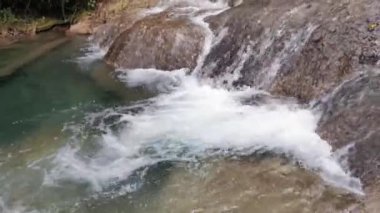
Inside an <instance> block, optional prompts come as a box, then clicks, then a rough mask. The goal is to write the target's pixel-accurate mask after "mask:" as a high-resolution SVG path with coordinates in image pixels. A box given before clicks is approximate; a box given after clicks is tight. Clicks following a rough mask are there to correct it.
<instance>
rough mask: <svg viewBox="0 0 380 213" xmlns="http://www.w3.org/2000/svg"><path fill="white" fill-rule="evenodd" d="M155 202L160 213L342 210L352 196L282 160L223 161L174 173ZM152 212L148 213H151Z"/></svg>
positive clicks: (324, 212) (347, 207) (174, 171)
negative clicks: (326, 184) (328, 185)
mask: <svg viewBox="0 0 380 213" xmlns="http://www.w3.org/2000/svg"><path fill="white" fill-rule="evenodd" d="M157 199H158V200H157V201H156V202H152V203H154V204H156V205H153V206H152V207H153V208H152V209H154V210H156V211H157V210H158V212H278V211H280V212H289V213H293V212H305V213H306V212H321V213H322V212H323V213H326V212H343V211H344V210H346V209H349V208H350V207H351V205H353V204H355V203H358V200H356V198H355V197H354V196H351V195H349V194H345V193H342V192H341V191H339V190H334V189H332V188H330V187H327V186H325V185H324V184H323V183H322V182H321V180H320V179H319V178H318V177H316V176H315V175H313V174H312V173H310V172H307V171H305V170H303V169H300V168H298V167H297V166H294V165H289V164H287V163H286V162H283V161H282V160H279V159H264V160H255V161H252V160H247V161H245V160H243V161H241V160H223V161H219V162H213V163H210V164H206V165H203V166H202V167H201V168H194V169H192V170H190V171H189V170H188V169H181V168H179V169H175V170H173V171H172V173H171V175H170V176H169V177H168V179H167V180H166V181H165V182H164V184H163V186H162V188H161V189H160V191H159V194H158V196H157ZM148 212H149V211H148Z"/></svg>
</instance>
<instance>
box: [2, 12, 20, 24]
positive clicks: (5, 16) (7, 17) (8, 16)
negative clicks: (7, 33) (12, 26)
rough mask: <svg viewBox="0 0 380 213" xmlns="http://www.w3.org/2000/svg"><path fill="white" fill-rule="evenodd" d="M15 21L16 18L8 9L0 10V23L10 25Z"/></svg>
mask: <svg viewBox="0 0 380 213" xmlns="http://www.w3.org/2000/svg"><path fill="white" fill-rule="evenodd" d="M15 20H16V16H15V15H14V14H13V13H12V10H11V9H10V8H5V9H1V10H0V23H12V22H14V21H15Z"/></svg>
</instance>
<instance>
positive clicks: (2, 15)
mask: <svg viewBox="0 0 380 213" xmlns="http://www.w3.org/2000/svg"><path fill="white" fill-rule="evenodd" d="M98 1H100V0H0V21H9V20H10V19H12V18H14V17H15V15H17V16H18V17H24V18H25V17H28V18H30V17H34V18H35V17H42V16H45V17H52V18H59V19H67V18H69V17H70V16H72V15H74V14H77V13H79V12H81V11H85V10H93V9H95V8H96V4H97V2H98ZM13 14H15V15H13Z"/></svg>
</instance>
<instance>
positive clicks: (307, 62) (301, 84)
mask: <svg viewBox="0 0 380 213" xmlns="http://www.w3.org/2000/svg"><path fill="white" fill-rule="evenodd" d="M330 10H331V11H328V13H327V14H325V15H324V16H323V17H324V19H323V20H322V21H321V22H319V23H318V27H317V28H316V30H315V31H314V32H313V34H312V35H311V37H310V39H309V40H308V42H307V43H306V44H305V45H304V47H303V48H302V50H301V51H300V53H299V54H298V55H297V56H296V57H294V60H292V61H291V63H289V66H288V69H286V70H283V72H280V74H279V75H278V76H277V78H276V81H275V83H274V85H273V87H272V91H273V92H274V93H278V94H281V95H286V96H293V97H297V98H299V99H300V100H301V101H303V102H308V101H310V100H313V99H317V98H320V97H321V96H322V95H324V94H326V93H328V92H330V91H331V90H332V89H333V88H335V87H336V86H338V85H339V84H340V83H341V82H342V81H344V80H346V79H347V78H348V77H350V76H351V75H352V74H354V73H355V72H356V71H358V70H359V71H360V70H363V69H365V67H366V66H376V65H378V61H379V59H380V43H379V38H380V33H379V32H376V31H371V30H369V29H368V26H369V24H370V21H369V20H370V19H373V18H374V17H376V15H378V11H379V10H380V2H379V1H376V0H363V1H348V2H346V3H340V4H331V8H330ZM354 75H355V74H354Z"/></svg>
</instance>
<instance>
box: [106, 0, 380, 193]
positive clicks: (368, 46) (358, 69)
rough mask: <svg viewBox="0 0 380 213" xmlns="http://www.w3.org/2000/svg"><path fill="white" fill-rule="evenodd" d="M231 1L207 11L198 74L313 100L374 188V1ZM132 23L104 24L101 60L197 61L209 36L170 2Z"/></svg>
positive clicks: (322, 130)
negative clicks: (172, 10) (175, 11)
mask: <svg viewBox="0 0 380 213" xmlns="http://www.w3.org/2000/svg"><path fill="white" fill-rule="evenodd" d="M232 2H233V3H230V6H234V7H232V8H230V9H228V10H225V11H223V12H221V13H219V14H217V15H214V16H209V17H207V18H206V22H207V23H208V24H209V25H210V29H211V30H212V32H213V33H214V36H215V37H214V39H213V42H212V47H211V49H210V51H209V52H207V53H208V54H207V55H205V58H204V61H202V63H201V64H200V65H201V68H200V69H199V70H198V69H196V71H197V74H199V76H200V77H203V78H208V79H209V80H211V81H212V82H214V83H215V84H216V85H218V86H219V85H223V86H225V87H227V88H231V87H239V86H251V87H256V88H259V89H263V90H266V91H268V92H270V93H271V94H272V95H278V96H286V97H294V98H296V99H297V100H298V101H299V102H301V103H305V104H309V105H311V103H314V101H316V102H317V103H318V106H319V107H320V109H322V116H321V120H320V122H319V124H318V130H317V132H318V133H319V135H320V136H321V137H322V138H323V139H325V140H326V141H328V142H329V143H330V144H331V145H332V146H333V148H334V149H336V150H338V149H345V148H347V149H348V151H349V152H348V153H349V155H348V160H347V163H348V167H349V169H350V170H351V171H352V173H353V175H354V176H356V177H359V178H360V179H361V180H362V182H363V184H364V189H365V191H366V192H369V193H370V196H371V198H372V197H373V196H379V195H378V193H372V192H373V191H375V192H376V190H373V188H376V189H379V182H380V169H379V168H380V167H379V165H380V155H379V154H378V153H379V151H378V150H380V143H379V138H380V134H379V132H380V129H379V127H380V119H379V118H380V87H379V85H380V75H379V71H378V70H379V69H380V40H379V39H380V30H379V29H378V28H375V29H374V27H373V25H371V23H373V22H379V23H380V16H379V11H380V2H379V1H378V0H348V1H329V0H321V1H310V0H295V1H292V0H277V1H275V0H273V1H271V0H245V1H243V2H242V3H241V4H237V3H236V4H235V3H234V1H232ZM236 2H237V1H236ZM239 3H240V2H239ZM129 23H130V25H128V27H125V28H124V27H123V28H120V27H116V25H113V26H112V27H109V28H108V29H107V30H105V31H104V32H106V33H105V34H107V31H108V32H112V33H111V34H112V35H113V37H108V38H107V39H106V40H104V42H103V46H109V45H111V44H112V45H111V47H110V49H109V51H108V53H107V55H106V61H107V62H108V63H110V64H112V65H114V66H116V67H121V68H127V69H133V68H157V69H161V70H174V69H179V68H189V69H194V68H195V67H196V65H197V62H199V61H197V60H198V58H199V56H200V54H201V52H202V48H203V44H204V41H205V39H207V38H206V35H205V34H204V29H202V27H201V26H199V25H197V24H196V23H195V22H194V21H193V20H190V19H189V18H188V17H186V16H174V15H173V14H171V13H170V11H168V10H167V11H164V12H160V13H157V14H153V15H148V16H146V17H144V18H142V19H140V20H137V21H134V22H129ZM120 33H121V34H120ZM115 35H117V36H115ZM198 65H199V64H198ZM197 68H198V67H197Z"/></svg>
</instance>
